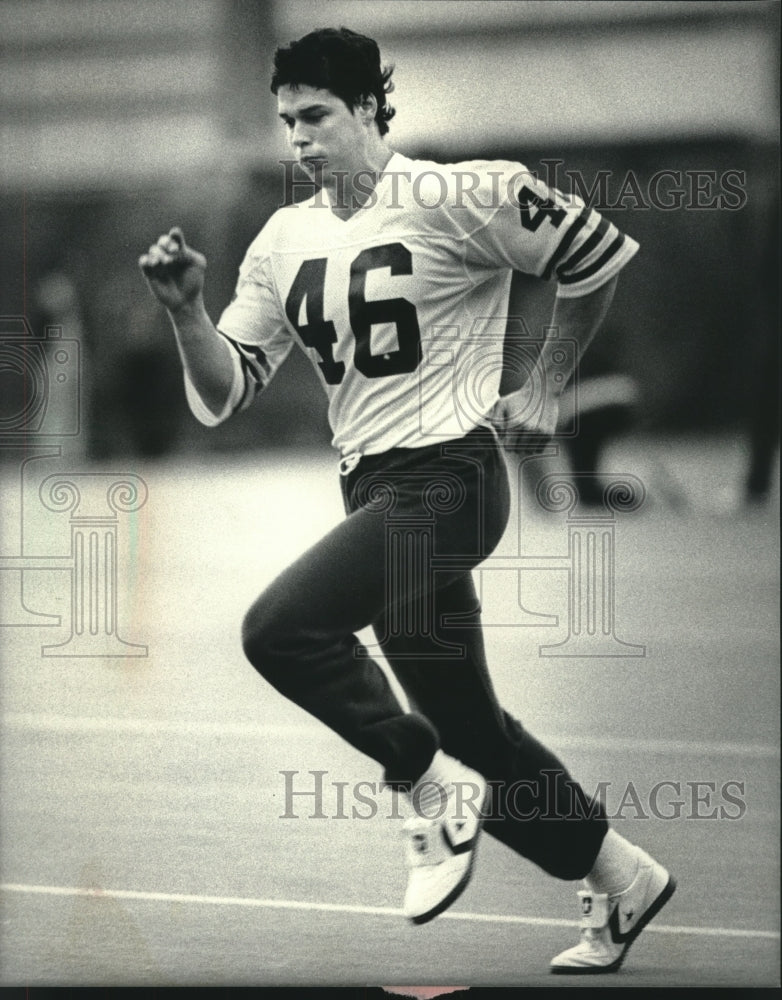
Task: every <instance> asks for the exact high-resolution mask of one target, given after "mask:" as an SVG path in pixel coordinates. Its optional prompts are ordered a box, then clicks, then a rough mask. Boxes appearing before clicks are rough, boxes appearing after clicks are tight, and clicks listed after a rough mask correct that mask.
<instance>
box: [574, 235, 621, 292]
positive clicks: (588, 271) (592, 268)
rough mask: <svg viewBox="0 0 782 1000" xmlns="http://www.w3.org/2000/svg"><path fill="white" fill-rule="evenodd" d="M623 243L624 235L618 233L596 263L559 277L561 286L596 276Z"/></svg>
mask: <svg viewBox="0 0 782 1000" xmlns="http://www.w3.org/2000/svg"><path fill="white" fill-rule="evenodd" d="M624 241H625V235H624V233H619V235H618V236H617V237H616V239H615V240H614V241H613V243H612V244H611V245H610V246H609V247H608V249H607V250H605V251H604V252H603V253H602V254H601V255H600V256H599V257H598V258H597V260H596V261H594V262H593V263H592V264H590V265H589V266H588V267H585V268H583V269H582V270H581V271H576V272H575V273H574V274H568V275H565V276H564V277H560V279H559V280H560V282H561V284H563V285H571V284H573V283H574V282H576V281H585V280H586V279H587V278H591V277H592V275H593V274H597V272H598V271H600V270H601V268H603V267H604V266H605V265H606V264H607V263H608V261H609V260H611V258H612V257H614V256H615V255H616V254H617V253H618V252H619V250H620V249H621V247H622V245H623V243H624Z"/></svg>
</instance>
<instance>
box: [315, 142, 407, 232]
mask: <svg viewBox="0 0 782 1000" xmlns="http://www.w3.org/2000/svg"><path fill="white" fill-rule="evenodd" d="M393 155H394V151H393V149H391V148H390V147H389V146H387V145H386V144H385V143H384V142H382V141H380V142H378V143H377V145H376V146H374V147H373V149H372V150H371V152H370V155H369V156H367V157H366V158H365V160H364V163H363V165H362V166H360V167H354V168H353V170H351V171H350V172H349V173H348V175H347V176H345V174H343V173H338V174H336V175H328V176H326V177H324V178H323V186H324V188H325V190H326V193H327V195H328V198H329V202H330V204H331V211H332V212H333V213H334V215H336V216H337V218H339V219H349V218H351V216H353V215H355V214H356V212H358V211H360V210H361V209H362V208H363V207H364V205H365V204H366V203H367V202H368V201H369V199H370V198H371V197H372V195H373V193H374V190H375V188H376V187H377V184H378V182H379V180H380V175H381V174H382V173H383V171H384V170H385V168H386V166H387V165H388V161H389V160H390V159H391V157H392V156H393Z"/></svg>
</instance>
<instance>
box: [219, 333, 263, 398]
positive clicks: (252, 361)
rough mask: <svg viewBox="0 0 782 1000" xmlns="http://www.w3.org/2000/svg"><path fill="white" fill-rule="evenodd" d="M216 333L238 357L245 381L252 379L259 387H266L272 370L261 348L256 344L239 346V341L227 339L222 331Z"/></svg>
mask: <svg viewBox="0 0 782 1000" xmlns="http://www.w3.org/2000/svg"><path fill="white" fill-rule="evenodd" d="M218 332H219V333H220V336H221V337H224V338H225V339H226V340H227V341H228V343H229V344H230V345H231V347H232V348H233V349H234V350H235V351H236V353H237V354H238V355H239V358H240V360H241V363H242V374H243V375H244V377H245V381H247V380H248V379H252V380H253V381H254V382H257V383H258V384H259V385H261V386H264V385H266V383H267V382H268V381H269V379H270V378H271V377H272V369H271V365H270V364H269V360H268V358H267V357H266V352H265V351H264V350H263V348H261V347H259V346H258V345H257V344H240V343H239V341H237V340H234V339H233V337H229V336H228V334H227V333H223V331H222V330H219V331H218Z"/></svg>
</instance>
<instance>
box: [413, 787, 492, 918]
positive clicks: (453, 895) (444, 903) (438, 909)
mask: <svg viewBox="0 0 782 1000" xmlns="http://www.w3.org/2000/svg"><path fill="white" fill-rule="evenodd" d="M488 800H489V789H488V786H487V788H486V794H485V795H484V797H483V802H481V814H480V816H479V817H478V825H477V826H476V828H475V835H474V836H473V842H472V850H471V851H470V861H469V864H468V865H467V869H466V871H465V873H464V875H462V877H461V879H460V880H459V881H458V882H457V883H456V885H455V886H454V887H453V889H451V891H450V892H449V893H448V895H447V896H444V897H443V898H442V899H441V900H440V902H439V903H437V904H436V905H435V906H433V907H432V909H431V910H427V911H426V913H419V914H416V916H414V917H408V920H410V921H411V922H412V923H414V924H428V923H429V921H430V920H434V918H435V917H439V916H440V914H441V913H444V912H445V910H447V909H448V907H449V906H451V904H453V903H455V902H456V900H457V899H458V898H459V896H461V894H462V893H463V892H464V890H465V889H466V888H467V885H468V883H469V881H470V879H471V878H472V873H473V869H474V868H475V855H476V854H477V852H478V841H479V840H480V837H481V832H482V831H483V820H484V816H483V810H484V809H485V808H486V803H487V802H488Z"/></svg>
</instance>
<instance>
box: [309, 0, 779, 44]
mask: <svg viewBox="0 0 782 1000" xmlns="http://www.w3.org/2000/svg"><path fill="white" fill-rule="evenodd" d="M563 2H567V0H563ZM638 2H639V3H642V2H645V0H638ZM596 6H599V7H601V8H605V13H602V11H601V14H600V15H599V16H597V15H596V16H594V17H591V18H590V19H588V20H587V19H583V20H582V19H574V20H572V21H563V20H558V19H553V18H552V19H551V20H548V21H542V20H540V21H529V22H526V23H524V22H513V23H510V24H509V23H505V22H502V23H497V24H487V25H481V26H480V27H479V28H476V27H475V26H474V25H471V24H469V23H468V22H459V21H457V20H454V21H452V22H451V23H449V24H448V26H447V29H444V26H443V25H442V24H436V23H424V24H422V25H421V26H420V27H419V26H418V25H415V24H413V25H411V24H410V23H406V24H403V23H402V22H400V21H396V22H395V23H394V24H393V25H392V26H390V25H383V26H382V28H378V29H377V31H376V32H375V34H376V37H377V38H378V41H380V42H381V43H383V44H388V43H389V42H395V41H404V40H405V39H409V38H416V39H421V38H425V37H432V38H437V39H438V40H439V41H441V42H443V43H446V42H447V40H448V39H449V38H454V39H457V38H458V39H459V41H468V40H470V39H471V38H474V39H476V40H477V39H480V40H482V41H491V40H492V39H495V38H503V39H507V38H508V37H509V36H512V35H518V36H520V37H524V38H525V39H526V38H534V37H541V38H542V37H545V38H552V37H556V38H568V37H578V38H588V37H590V36H600V37H602V38H606V37H611V36H614V35H624V34H630V33H633V34H636V33H638V32H644V31H646V30H649V31H650V32H651V31H666V30H681V29H682V28H699V27H700V28H706V27H708V28H713V27H715V26H717V25H725V24H730V25H731V26H733V27H740V26H749V25H753V26H757V25H758V24H761V25H762V24H767V25H768V27H769V30H774V29H775V27H778V25H779V5H778V4H777V3H776V2H772V3H768V4H767V3H764V2H758V0H746V2H745V3H744V4H743V5H742V8H741V14H739V13H738V11H737V9H736V8H734V7H730V8H729V7H728V5H727V4H725V5H724V6H725V7H726V8H727V9H726V10H724V11H722V10H720V8H721V7H722V6H723V5H722V4H721V3H719V2H716V3H715V5H714V9H713V10H710V11H704V10H700V9H699V10H697V11H693V12H692V13H690V14H688V15H684V14H673V13H665V12H661V13H659V14H648V15H646V16H644V17H626V16H621V15H617V14H616V13H612V12H611V4H610V3H606V2H604V0H599V3H597V4H596ZM680 6H684V3H682V4H681V5H680ZM324 9H325V10H328V7H327V6H326V7H325V8H324ZM357 13H358V7H357ZM356 23H357V24H358V21H357V22H356ZM346 27H350V25H346ZM356 30H359V29H358V28H356Z"/></svg>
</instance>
